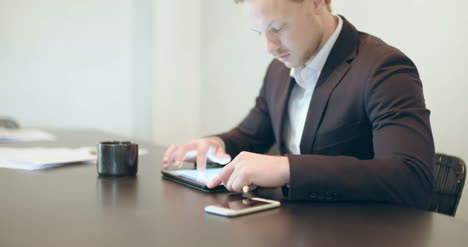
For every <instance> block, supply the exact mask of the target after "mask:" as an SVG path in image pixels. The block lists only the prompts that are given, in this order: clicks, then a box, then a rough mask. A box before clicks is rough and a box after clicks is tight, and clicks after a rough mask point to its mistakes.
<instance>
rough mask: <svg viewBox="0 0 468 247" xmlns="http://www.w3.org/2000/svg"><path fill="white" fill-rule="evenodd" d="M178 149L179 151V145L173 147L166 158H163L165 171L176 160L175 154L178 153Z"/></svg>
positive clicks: (165, 155) (167, 151) (165, 154)
mask: <svg viewBox="0 0 468 247" xmlns="http://www.w3.org/2000/svg"><path fill="white" fill-rule="evenodd" d="M177 149H178V146H177V145H172V146H170V147H169V148H168V149H167V150H166V152H165V153H164V156H163V164H164V169H167V168H169V166H170V165H171V163H172V161H173V160H174V157H175V152H176V151H177Z"/></svg>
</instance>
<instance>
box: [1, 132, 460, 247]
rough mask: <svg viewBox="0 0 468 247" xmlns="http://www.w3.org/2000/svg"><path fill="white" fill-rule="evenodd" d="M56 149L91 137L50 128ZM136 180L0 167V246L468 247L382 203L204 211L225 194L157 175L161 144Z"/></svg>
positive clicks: (446, 227)
mask: <svg viewBox="0 0 468 247" xmlns="http://www.w3.org/2000/svg"><path fill="white" fill-rule="evenodd" d="M55 133H57V134H58V136H59V139H58V140H57V142H48V143H27V144H0V146H37V145H38V144H43V145H42V146H58V145H62V144H66V145H67V146H69V147H78V146H83V145H85V146H94V145H95V144H96V143H97V142H99V141H104V140H115V139H118V138H115V137H113V136H110V135H106V134H104V133H100V132H95V131H87V130H81V131H55ZM141 146H143V147H145V148H147V149H148V150H149V151H150V153H149V154H147V155H145V156H141V157H140V163H139V171H138V176H137V177H136V178H116V179H109V178H100V177H98V176H97V173H96V166H95V165H94V164H84V165H75V166H69V167H61V168H54V169H50V170H43V171H23V170H11V169H5V168H0V196H1V199H0V246H2V247H13V246H64V247H67V246H115V247H118V246H236V247H241V246H321V247H322V246H399V247H401V246H434V247H441V246H443V247H447V246H466V245H467V243H468V223H467V222H464V221H462V220H458V219H455V218H452V217H448V216H444V215H440V214H436V213H431V212H425V211H420V210H415V209H407V208H400V207H397V206H391V205H384V204H355V203H312V202H288V201H285V200H283V198H282V195H281V193H280V192H279V190H277V189H276V190H271V189H270V190H261V191H258V192H257V193H258V194H259V195H260V196H263V197H268V198H273V199H279V200H282V207H281V208H279V209H275V210H271V211H266V212H262V213H256V214H252V215H248V216H242V217H238V218H224V217H220V216H215V215H209V214H205V212H204V211H203V209H204V207H205V206H206V205H209V204H214V203H217V202H220V201H222V200H225V199H226V198H227V197H228V196H229V193H222V194H207V193H203V192H199V191H196V190H194V189H191V188H188V187H185V186H182V185H179V184H176V183H174V182H171V181H168V180H165V179H162V178H161V174H160V168H161V161H160V160H161V155H162V153H163V151H164V149H163V148H162V147H157V146H150V145H144V144H143V145H141Z"/></svg>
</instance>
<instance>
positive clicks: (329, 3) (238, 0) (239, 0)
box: [234, 0, 332, 12]
mask: <svg viewBox="0 0 468 247" xmlns="http://www.w3.org/2000/svg"><path fill="white" fill-rule="evenodd" d="M243 1H244V0H234V2H236V3H242V2H243ZM290 1H293V2H303V1H304V0H290ZM325 4H326V5H327V9H328V11H330V12H331V11H332V8H331V0H325Z"/></svg>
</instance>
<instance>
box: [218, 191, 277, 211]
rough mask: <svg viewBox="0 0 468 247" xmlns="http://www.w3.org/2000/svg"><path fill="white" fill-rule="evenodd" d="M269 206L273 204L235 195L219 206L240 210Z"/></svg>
mask: <svg viewBox="0 0 468 247" xmlns="http://www.w3.org/2000/svg"><path fill="white" fill-rule="evenodd" d="M267 204H271V203H268V202H262V201H257V200H252V199H249V198H246V197H243V196H242V194H234V195H230V196H229V197H228V199H227V200H226V201H225V202H223V203H221V204H220V205H218V206H219V207H222V208H228V209H233V210H238V209H245V208H252V207H256V206H261V205H267Z"/></svg>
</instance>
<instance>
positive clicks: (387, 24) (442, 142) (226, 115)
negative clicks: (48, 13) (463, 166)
mask: <svg viewBox="0 0 468 247" xmlns="http://www.w3.org/2000/svg"><path fill="white" fill-rule="evenodd" d="M203 3H204V5H203V11H204V15H203V16H204V18H203V22H202V23H203V42H202V43H203V46H202V54H204V56H202V72H203V73H202V78H203V80H202V88H203V90H202V101H201V107H202V108H201V109H202V115H201V116H202V118H201V119H202V127H201V133H202V134H203V135H208V134H211V133H217V132H219V131H223V130H227V129H229V128H231V127H233V126H234V125H235V124H237V123H238V122H239V121H240V120H241V119H242V118H243V117H244V116H245V114H246V113H247V112H248V110H249V109H250V107H252V106H253V103H254V98H255V96H256V95H257V93H258V89H259V87H260V85H261V78H262V77H263V75H264V73H265V68H266V64H267V63H268V61H269V60H270V58H269V56H267V55H265V52H264V47H263V43H262V41H259V39H260V38H258V37H256V35H255V34H252V33H251V31H250V30H249V27H248V25H247V23H246V22H245V18H244V16H243V15H242V13H241V7H240V6H236V5H235V4H233V3H232V1H230V0H223V1H219V0H204V2H203ZM332 6H333V8H334V10H335V11H334V12H335V13H338V14H343V15H344V16H345V17H346V18H347V19H348V20H349V21H351V22H352V23H353V24H354V25H355V26H356V27H357V28H358V29H360V30H362V31H366V32H369V33H371V34H374V35H377V36H379V37H380V38H382V39H383V40H385V41H386V42H387V43H389V44H391V45H394V46H396V47H398V48H399V49H401V50H402V51H403V52H405V53H406V54H407V55H408V56H409V57H411V58H412V59H413V60H414V62H415V63H416V65H417V66H418V69H419V71H420V74H421V78H422V80H423V85H424V92H425V97H426V103H427V105H428V107H429V108H430V109H431V110H432V115H431V121H432V128H433V132H434V139H435V143H436V148H437V151H438V152H447V153H450V154H454V155H457V156H460V157H462V158H463V159H464V160H465V161H467V162H468V148H467V147H468V134H467V131H466V127H467V126H468V110H467V109H468V97H466V94H467V93H466V90H464V89H465V88H467V87H466V86H465V85H466V84H467V83H468V80H467V78H468V70H467V69H466V68H467V66H468V64H467V62H466V58H465V57H466V56H467V55H468V44H467V43H468V42H467V41H468V36H467V35H468V34H467V30H468V29H467V28H466V27H467V26H468V17H467V16H466V14H465V11H466V9H468V8H467V7H468V3H467V2H466V1H462V0H449V1H444V2H436V1H423V0H395V1H372V0H353V1H349V0H334V1H332ZM467 190H468V189H467V188H465V195H464V198H462V202H461V204H460V206H459V211H458V213H457V217H459V218H464V219H467V220H468V191H467Z"/></svg>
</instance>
